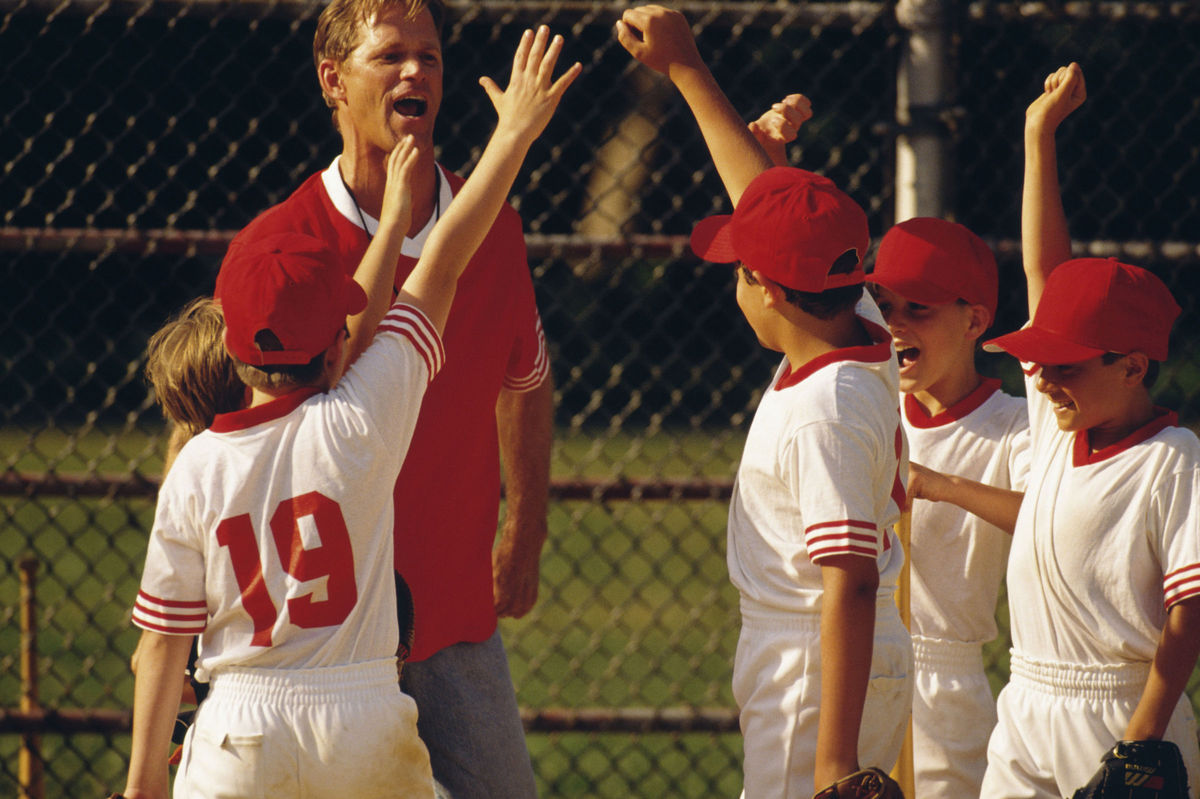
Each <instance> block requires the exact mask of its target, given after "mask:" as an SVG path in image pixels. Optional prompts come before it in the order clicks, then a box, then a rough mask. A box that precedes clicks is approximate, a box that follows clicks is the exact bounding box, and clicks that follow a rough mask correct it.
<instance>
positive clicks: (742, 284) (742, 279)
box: [733, 264, 783, 352]
mask: <svg viewBox="0 0 1200 799" xmlns="http://www.w3.org/2000/svg"><path fill="white" fill-rule="evenodd" d="M733 272H734V279H735V280H736V281H737V288H736V289H735V295H734V296H735V297H736V298H737V304H738V308H741V309H742V316H744V317H746V322H747V323H748V324H749V325H750V329H751V330H753V331H754V335H755V336H757V337H758V343H759V344H761V345H762V346H764V347H766V348H767V349H769V350H773V351H774V352H782V351H783V350H782V348H781V347H780V346H779V345H778V344H772V343H771V342H772V341H773V340H774V339H773V337H772V336H771V335H770V331H769V329H768V327H769V326H768V324H767V316H766V297H765V292H764V290H763V286H762V284H761V283H758V282H754V283H751V282H750V280H751V278H750V277H749V275H750V272H749V270H747V269H746V267H744V266H741V265H740V264H739V265H738V266H737V267H736V268H735V269H734V270H733Z"/></svg>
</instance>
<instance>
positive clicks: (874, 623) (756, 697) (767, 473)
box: [617, 6, 912, 799]
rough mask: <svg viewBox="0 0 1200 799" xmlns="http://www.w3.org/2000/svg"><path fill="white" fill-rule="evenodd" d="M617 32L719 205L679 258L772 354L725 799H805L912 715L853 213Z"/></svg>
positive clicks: (649, 48) (670, 56)
mask: <svg viewBox="0 0 1200 799" xmlns="http://www.w3.org/2000/svg"><path fill="white" fill-rule="evenodd" d="M617 33H618V37H619V39H620V42H621V44H622V45H623V46H624V47H625V48H626V49H628V50H629V51H630V53H632V54H633V55H634V57H635V58H637V59H638V60H639V61H642V62H643V63H645V64H646V65H647V66H650V67H651V68H653V69H656V70H658V71H661V72H664V73H665V74H667V75H668V77H670V78H671V80H672V82H673V83H674V84H675V85H676V87H677V88H679V90H680V92H681V93H682V94H683V96H684V98H685V100H686V101H687V102H688V104H689V106H690V107H691V108H692V110H693V112H694V113H695V115H696V119H697V121H698V122H699V124H700V128H701V131H702V133H703V134H704V137H705V140H706V141H707V142H708V145H709V149H710V151H711V153H712V156H713V161H714V163H715V164H716V167H717V170H718V172H719V173H720V175H721V178H722V180H723V181H724V183H725V187H726V190H727V191H728V192H729V195H730V198H731V199H732V200H733V202H734V205H735V207H736V210H735V211H734V213H733V215H732V216H719V217H713V218H710V219H706V220H704V221H702V222H701V223H700V224H699V225H697V226H696V229H695V231H694V232H693V234H692V249H693V250H694V251H695V252H696V254H697V255H699V256H700V257H702V258H705V259H708V260H712V261H719V262H726V263H728V262H734V263H736V264H737V266H736V267H735V269H736V272H737V303H738V306H739V307H740V308H741V310H742V313H743V315H744V316H745V317H746V321H747V322H749V324H750V326H751V328H752V329H753V330H754V332H755V334H756V335H757V336H758V339H759V341H760V342H761V343H762V344H763V346H765V347H767V348H768V349H772V350H775V351H778V352H781V353H783V355H784V359H783V361H782V363H781V364H780V366H779V368H778V370H777V371H776V373H775V376H774V378H773V379H772V381H771V384H770V385H769V387H768V388H767V390H766V391H765V393H764V395H763V398H762V401H761V402H760V404H759V407H758V409H757V410H756V411H755V414H754V420H753V422H752V423H751V426H750V430H749V432H748V434H747V439H746V446H745V450H744V452H743V454H742V461H741V464H740V465H739V467H738V474H737V481H736V483H735V487H734V492H733V497H732V500H731V502H730V509H729V528H728V552H727V556H728V561H729V571H730V579H731V580H732V581H733V583H734V585H735V586H736V587H737V588H738V592H739V594H740V597H741V601H740V607H741V617H742V629H741V634H740V636H739V639H738V648H737V654H736V657H735V661H734V666H733V693H734V698H735V699H736V700H737V702H738V705H739V708H740V712H741V716H740V721H741V728H742V734H743V737H744V750H745V763H744V773H745V783H744V786H745V787H744V795H745V796H746V797H749V798H750V799H757V797H780V796H792V797H807V796H811V795H812V794H813V793H814V788H816V787H821V788H824V787H825V786H828V785H830V784H831V783H833V782H834V781H835V780H838V779H840V778H842V777H844V776H846V775H848V774H850V773H852V772H855V771H857V770H858V769H859V767H860V765H870V766H884V767H885V768H886V767H890V766H891V764H892V763H894V762H895V759H896V756H897V754H898V753H899V751H900V746H901V743H902V741H903V738H904V730H905V727H906V723H907V718H908V708H909V705H910V703H911V700H912V694H911V686H912V682H911V657H912V655H911V646H910V642H909V637H908V633H907V631H906V630H905V629H904V626H903V625H902V624H901V622H900V618H899V614H898V612H897V609H896V605H895V602H894V592H895V588H896V582H897V577H898V574H899V570H900V566H901V561H902V560H903V554H902V552H901V550H900V547H899V544H898V542H897V540H896V538H895V535H894V533H893V531H892V525H893V524H894V523H895V522H896V521H897V519H898V518H899V514H900V507H901V506H902V505H903V504H904V485H903V482H902V480H901V474H902V473H903V472H902V471H901V469H902V467H904V466H905V464H906V459H905V454H904V443H903V435H902V434H901V431H900V419H899V414H898V412H897V408H896V395H897V392H898V390H899V389H898V385H897V379H898V378H897V369H896V364H895V354H894V352H893V351H892V347H891V336H890V335H889V334H888V332H887V329H886V328H885V327H884V325H883V319H882V318H881V317H880V316H879V313H878V310H877V309H876V308H875V306H874V303H873V302H872V301H871V299H870V298H869V297H868V296H866V295H864V292H863V281H864V274H863V270H862V258H863V255H864V254H865V253H866V250H867V246H868V243H869V234H868V231H867V218H866V214H865V213H864V212H863V210H862V209H861V208H860V207H859V206H858V205H857V204H855V203H854V201H853V200H851V199H850V198H849V197H848V196H846V195H845V194H844V193H842V192H841V191H839V190H838V189H837V187H836V186H834V184H833V183H832V182H831V181H829V180H827V179H825V178H823V177H820V176H818V175H815V174H813V173H811V172H805V171H802V170H798V169H789V168H775V169H768V167H769V162H768V160H767V156H766V154H765V153H764V152H762V150H761V148H760V147H759V146H758V145H757V143H756V142H755V140H754V138H753V136H752V135H751V134H750V132H749V131H748V130H747V129H746V126H745V124H744V123H743V122H742V120H741V119H740V118H739V117H738V116H737V114H736V113H735V112H733V110H732V108H731V107H730V106H729V103H728V100H727V99H726V98H725V96H724V95H723V94H722V93H721V91H720V89H719V88H718V87H717V86H716V84H715V82H714V81H713V80H712V76H711V74H710V73H709V72H708V70H707V68H706V67H705V66H704V64H703V61H702V60H701V59H700V57H699V55H698V53H697V52H696V49H695V43H694V41H693V40H692V37H691V33H690V31H689V29H688V25H687V22H686V20H685V19H684V18H683V17H682V15H680V14H678V13H677V12H674V11H670V10H668V9H664V8H659V7H655V6H648V7H642V8H636V9H630V10H627V11H626V12H625V13H624V14H623V16H622V20H621V22H619V23H618V26H617ZM823 795H824V792H823Z"/></svg>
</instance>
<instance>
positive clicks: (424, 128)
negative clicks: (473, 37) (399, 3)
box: [317, 8, 443, 231]
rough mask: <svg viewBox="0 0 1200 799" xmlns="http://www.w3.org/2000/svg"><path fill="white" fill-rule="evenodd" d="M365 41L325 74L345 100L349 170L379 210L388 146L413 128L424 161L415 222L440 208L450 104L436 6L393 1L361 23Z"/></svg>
mask: <svg viewBox="0 0 1200 799" xmlns="http://www.w3.org/2000/svg"><path fill="white" fill-rule="evenodd" d="M361 31H362V38H361V40H360V41H359V43H358V45H357V46H356V47H355V48H354V49H353V50H352V51H351V52H350V54H349V55H348V56H347V57H346V59H345V60H344V61H342V62H341V63H337V62H334V61H332V60H330V59H324V60H322V61H321V63H320V64H319V65H318V68H317V75H318V78H319V79H320V81H321V86H322V88H323V89H324V91H325V93H326V94H327V95H329V96H330V97H331V98H333V100H334V101H335V103H336V104H337V120H338V130H339V131H340V132H341V134H342V143H343V148H342V160H341V164H340V166H341V171H342V177H343V178H344V179H345V181H346V183H347V185H348V186H350V188H351V190H352V191H353V192H354V195H355V199H356V200H357V201H358V203H359V205H360V206H361V207H362V209H363V210H364V211H365V212H366V213H368V214H370V215H372V216H378V215H379V212H380V208H381V206H382V202H383V189H384V181H383V175H384V174H385V169H384V165H385V163H386V160H387V156H388V153H390V152H391V151H392V149H393V148H394V147H395V146H396V144H397V143H398V142H399V141H400V140H401V139H402V138H403V137H404V136H405V135H408V134H411V135H412V136H413V141H414V143H415V144H416V147H417V151H418V153H419V157H420V162H419V164H418V166H417V169H416V171H415V173H414V177H413V198H414V200H413V214H412V228H411V229H412V230H413V231H416V230H420V229H421V228H422V227H424V225H425V223H426V222H427V221H428V220H429V217H430V215H431V213H432V209H433V196H434V166H433V129H434V123H435V121H436V120H437V114H438V110H439V109H440V108H441V104H442V77H443V63H442V46H441V41H440V39H439V38H438V32H437V27H436V26H435V25H434V22H433V16H432V15H431V14H430V13H429V11H428V9H425V10H422V11H421V13H420V14H418V15H417V16H416V17H414V18H412V19H405V17H404V12H403V10H402V9H399V8H388V9H385V10H384V11H383V12H382V13H381V14H380V15H379V17H378V18H376V19H375V20H373V21H371V22H370V23H369V24H364V25H363V26H362V28H361Z"/></svg>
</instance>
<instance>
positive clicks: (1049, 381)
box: [1034, 352, 1154, 451]
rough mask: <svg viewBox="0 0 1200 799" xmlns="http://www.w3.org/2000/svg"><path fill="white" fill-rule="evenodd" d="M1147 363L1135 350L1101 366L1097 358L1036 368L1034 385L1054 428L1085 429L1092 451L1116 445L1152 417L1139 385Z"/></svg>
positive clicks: (1145, 391)
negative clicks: (1049, 408) (1048, 405)
mask: <svg viewBox="0 0 1200 799" xmlns="http://www.w3.org/2000/svg"><path fill="white" fill-rule="evenodd" d="M1148 365H1149V361H1148V359H1147V358H1146V356H1145V355H1143V354H1142V353H1140V352H1134V353H1130V354H1129V355H1125V356H1122V357H1121V358H1119V359H1118V360H1116V361H1115V362H1114V363H1111V364H1106V363H1104V362H1103V360H1102V359H1101V356H1097V357H1095V358H1090V359H1088V360H1086V361H1081V362H1080V363H1072V364H1062V365H1057V366H1056V365H1049V364H1047V365H1035V366H1037V368H1039V370H1040V371H1039V373H1038V376H1037V380H1036V381H1035V383H1034V385H1035V386H1036V388H1037V390H1038V391H1040V392H1041V393H1042V394H1044V395H1046V398H1047V399H1049V400H1050V403H1051V406H1052V408H1053V411H1054V418H1055V420H1056V421H1057V422H1058V428H1059V429H1060V430H1063V431H1066V432H1079V431H1081V430H1088V431H1090V433H1089V443H1090V444H1091V448H1092V450H1093V451H1095V450H1098V449H1103V448H1104V447H1107V446H1109V445H1111V444H1115V443H1116V442H1118V441H1120V440H1121V439H1123V438H1125V437H1126V436H1127V435H1129V434H1130V433H1132V432H1133V431H1135V430H1137V429H1138V428H1140V427H1142V426H1143V425H1145V424H1146V423H1147V422H1149V421H1150V420H1151V419H1152V418H1153V417H1154V403H1153V402H1152V401H1151V399H1150V394H1149V392H1148V391H1147V390H1146V389H1145V387H1144V386H1143V385H1142V378H1143V377H1145V375H1146V369H1147V367H1148Z"/></svg>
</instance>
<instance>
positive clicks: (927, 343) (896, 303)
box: [871, 285, 991, 416]
mask: <svg viewBox="0 0 1200 799" xmlns="http://www.w3.org/2000/svg"><path fill="white" fill-rule="evenodd" d="M871 292H872V294H874V296H875V302H876V303H877V304H878V305H879V310H880V312H881V313H882V314H883V318H884V320H885V321H886V322H887V324H888V329H889V330H890V331H891V333H892V342H893V343H894V344H895V347H896V354H897V355H898V357H899V362H900V390H901V391H902V392H904V393H905V394H912V395H913V397H914V398H915V399H916V400H917V402H919V403H920V404H921V406H922V407H923V408H925V410H926V411H927V412H928V413H929V414H930V415H931V416H936V415H937V414H939V413H942V412H943V411H945V410H946V409H947V408H950V407H952V406H954V405H955V403H957V402H958V401H960V400H961V399H963V398H964V397H966V396H967V395H968V394H970V393H971V392H972V391H974V390H975V389H976V388H978V386H979V383H980V379H981V378H980V376H979V373H978V372H976V371H975V342H976V341H977V340H978V339H979V337H980V336H981V335H983V333H984V331H985V330H987V327H988V324H989V323H990V321H991V319H990V314H989V313H988V310H987V308H985V307H984V306H982V305H968V304H966V303H962V302H950V303H944V304H941V305H922V304H920V303H916V302H909V301H908V300H907V299H905V298H904V297H903V296H901V295H900V294H897V293H896V292H894V291H891V290H890V289H888V288H885V287H884V286H879V285H872V286H871Z"/></svg>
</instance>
